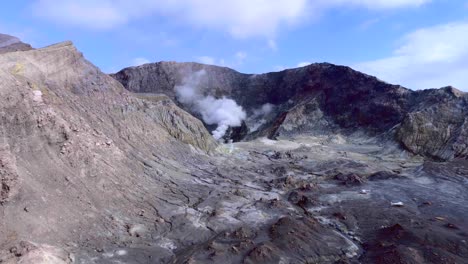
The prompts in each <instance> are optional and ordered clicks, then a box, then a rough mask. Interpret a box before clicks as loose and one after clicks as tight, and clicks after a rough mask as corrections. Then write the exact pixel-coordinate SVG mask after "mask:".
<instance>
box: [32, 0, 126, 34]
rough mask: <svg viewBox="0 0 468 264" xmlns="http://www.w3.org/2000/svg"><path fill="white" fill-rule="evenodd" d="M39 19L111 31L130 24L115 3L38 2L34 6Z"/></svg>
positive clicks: (84, 0)
mask: <svg viewBox="0 0 468 264" xmlns="http://www.w3.org/2000/svg"><path fill="white" fill-rule="evenodd" d="M33 11H34V13H35V15H37V16H38V17H42V18H46V19H48V20H51V21H54V22H59V23H66V24H69V25H72V26H80V27H85V28H93V29H110V28H113V27H116V26H120V25H122V24H125V23H127V22H128V19H129V17H128V15H126V14H122V10H120V9H119V8H118V7H117V6H114V5H113V1H89V0H83V1H73V0H62V1H55V0H38V1H36V2H35V3H34V4H33Z"/></svg>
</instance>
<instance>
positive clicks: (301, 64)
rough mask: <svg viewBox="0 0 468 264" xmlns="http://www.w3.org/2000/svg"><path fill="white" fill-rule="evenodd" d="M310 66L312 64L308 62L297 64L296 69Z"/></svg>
mask: <svg viewBox="0 0 468 264" xmlns="http://www.w3.org/2000/svg"><path fill="white" fill-rule="evenodd" d="M310 64H312V62H308V61H304V62H299V63H298V64H297V67H305V66H309V65H310Z"/></svg>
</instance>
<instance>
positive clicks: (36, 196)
mask: <svg viewBox="0 0 468 264" xmlns="http://www.w3.org/2000/svg"><path fill="white" fill-rule="evenodd" d="M0 80H1V82H0V184H1V189H0V223H1V224H0V245H1V247H3V245H7V244H17V243H20V241H31V243H37V244H38V245H53V246H57V247H59V248H60V247H65V244H66V243H69V242H71V241H73V242H74V243H79V244H80V245H79V246H78V247H80V248H87V247H88V246H87V243H88V242H86V241H94V242H93V243H102V244H109V243H110V242H109V241H110V240H114V241H117V240H118V239H113V238H112V237H113V236H114V235H117V236H119V234H126V233H127V228H126V227H125V226H126V224H132V225H133V224H140V225H141V224H144V226H149V227H151V228H152V230H153V231H154V221H155V219H162V217H163V218H164V217H165V213H167V212H172V211H173V210H174V207H172V205H170V204H169V203H173V204H174V203H177V199H178V198H175V197H176V196H177V197H178V196H179V195H180V196H182V197H183V195H181V194H180V192H177V191H174V193H171V191H169V190H170V189H172V188H174V189H173V190H175V189H176V188H175V187H174V186H178V185H179V184H180V185H182V184H183V183H182V182H183V181H184V180H180V181H179V180H177V177H178V176H177V175H181V174H182V171H183V169H179V168H186V165H184V164H185V163H187V162H188V161H193V160H194V159H197V158H201V157H204V156H207V155H208V154H209V153H211V152H213V151H214V149H215V148H216V146H217V145H216V143H215V141H214V139H213V138H212V136H211V135H210V134H209V132H208V131H207V130H206V129H205V127H204V126H203V124H202V123H201V122H200V121H199V120H197V119H196V118H194V117H193V116H191V115H190V114H188V113H187V112H185V111H184V110H182V109H180V108H179V107H177V106H176V105H175V104H174V103H173V102H172V101H171V100H169V99H167V98H159V99H158V98H154V97H150V96H148V97H142V96H134V95H133V94H132V93H130V92H128V91H127V90H125V89H124V88H123V87H122V85H121V84H120V83H118V82H117V81H115V80H114V79H113V78H111V77H109V76H107V75H106V74H103V73H102V72H101V71H100V70H99V69H98V68H96V67H95V66H93V65H92V64H91V63H89V62H88V61H87V60H86V59H84V57H83V55H82V54H81V53H80V52H79V51H77V50H76V48H75V47H74V46H73V44H72V43H71V42H64V43H60V44H56V45H52V46H49V47H46V48H42V49H36V50H29V51H22V52H8V53H3V54H0ZM168 172H171V174H170V175H171V179H168V177H169V176H168ZM180 189H183V188H182V187H181V188H180ZM167 193H169V194H167ZM156 197H161V199H162V200H158V199H157V198H156ZM164 197H166V198H164ZM168 197H170V198H168ZM166 199H168V200H169V201H168V202H167V203H166V202H162V201H163V200H164V201H166ZM183 199H185V198H183ZM158 201H159V202H160V203H161V204H158V203H159V202H158ZM154 206H157V209H154ZM171 207H172V208H171ZM141 211H146V213H145V217H146V218H142V217H141V216H140V212H141ZM145 219H146V220H145ZM164 225H165V224H164V223H162V224H161V226H164ZM138 232H139V233H138V234H141V232H142V231H138ZM141 236H142V235H141ZM68 245H69V246H68V247H71V248H76V247H77V245H76V244H73V245H71V244H68ZM94 246H96V244H94ZM49 249H50V250H52V249H51V248H49V247H42V246H38V247H37V248H34V249H31V250H28V252H25V253H24V256H23V257H22V259H26V260H28V261H26V260H24V261H25V262H27V263H42V262H41V261H42V259H44V258H49V259H54V261H55V260H56V262H54V263H69V260H67V259H65V260H63V261H62V260H61V259H62V258H61V255H60V254H59V255H60V256H55V255H54V254H55V253H53V252H58V251H56V250H55V249H54V250H52V251H53V252H52V251H50V250H49ZM93 250H94V249H93ZM49 251H50V252H49ZM59 251H60V250H59ZM0 253H1V252H0ZM57 254H58V253H57ZM2 257H4V256H2V255H1V254H0V260H3V258H2ZM33 260H34V261H33ZM12 261H14V259H13V260H12ZM18 261H20V260H18ZM24 261H23V262H24ZM23 262H21V261H20V263H23ZM7 263H10V262H7ZM11 263H17V262H11ZM47 263H52V262H47Z"/></svg>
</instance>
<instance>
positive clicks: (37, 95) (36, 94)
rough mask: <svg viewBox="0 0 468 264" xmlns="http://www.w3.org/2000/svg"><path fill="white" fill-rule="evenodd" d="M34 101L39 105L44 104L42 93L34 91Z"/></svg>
mask: <svg viewBox="0 0 468 264" xmlns="http://www.w3.org/2000/svg"><path fill="white" fill-rule="evenodd" d="M33 101H34V102H37V103H42V92H41V91H40V90H34V91H33Z"/></svg>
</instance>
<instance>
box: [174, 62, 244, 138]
mask: <svg viewBox="0 0 468 264" xmlns="http://www.w3.org/2000/svg"><path fill="white" fill-rule="evenodd" d="M205 74H206V72H205V71H204V70H201V71H198V72H196V73H194V74H192V75H190V76H188V77H187V78H185V80H184V83H183V84H182V85H180V86H176V87H175V91H176V93H177V99H178V100H179V102H181V103H182V104H184V105H186V106H188V107H191V108H192V110H193V111H195V112H197V113H199V114H201V116H202V119H203V121H204V122H205V123H206V124H208V125H217V126H218V127H217V128H216V129H215V130H214V131H213V132H212V134H213V137H214V138H215V139H217V140H218V139H220V138H222V137H223V136H224V135H225V134H226V131H227V130H228V128H229V127H239V126H241V125H242V121H244V120H245V118H246V113H245V111H244V109H243V108H242V106H240V105H238V104H237V103H236V101H234V100H232V99H229V98H226V97H222V98H220V99H217V98H214V97H213V96H211V95H209V96H204V95H203V94H202V93H201V91H200V89H199V88H200V84H201V80H202V78H203V76H204V75H205Z"/></svg>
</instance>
